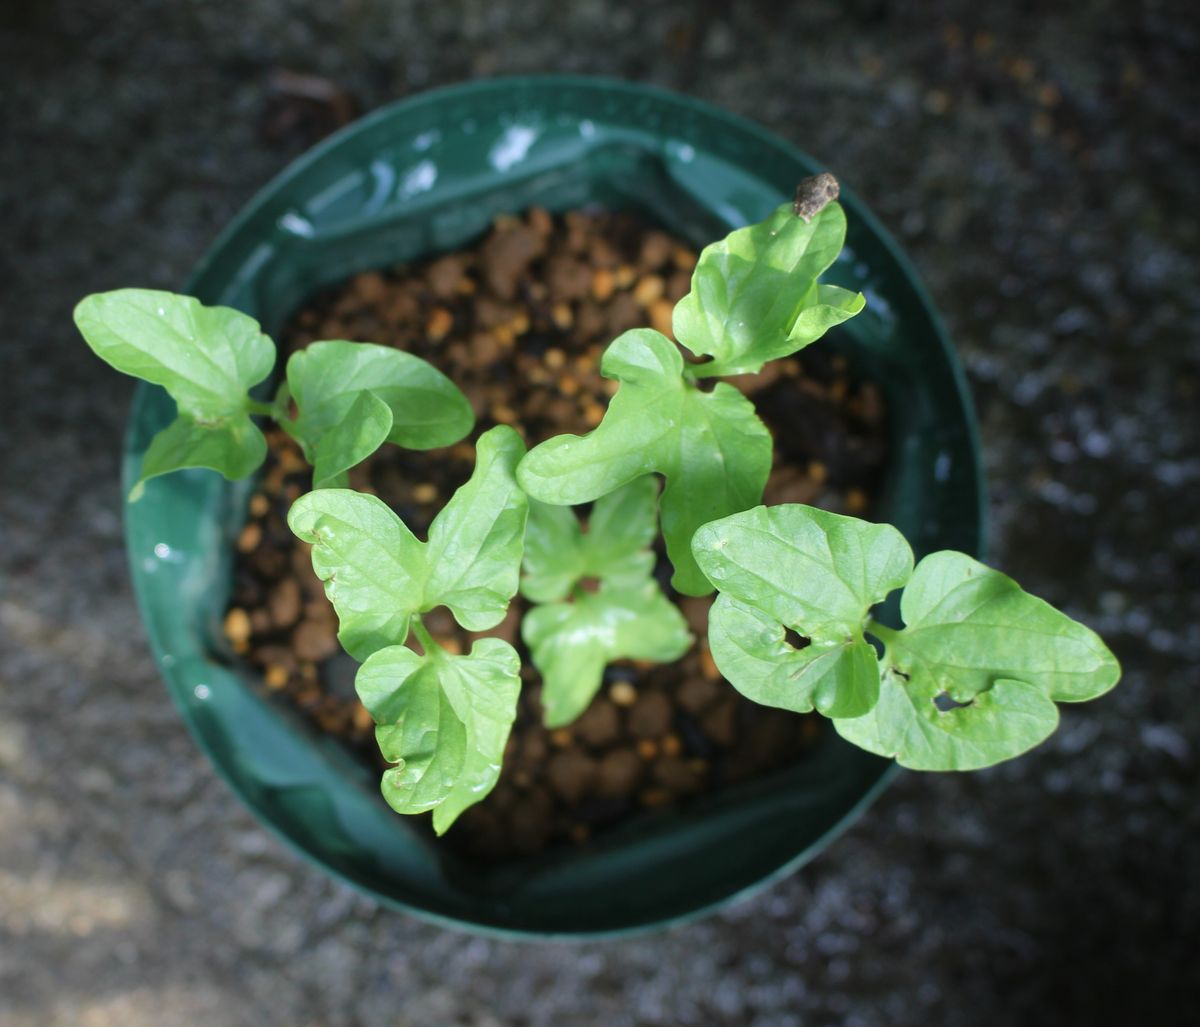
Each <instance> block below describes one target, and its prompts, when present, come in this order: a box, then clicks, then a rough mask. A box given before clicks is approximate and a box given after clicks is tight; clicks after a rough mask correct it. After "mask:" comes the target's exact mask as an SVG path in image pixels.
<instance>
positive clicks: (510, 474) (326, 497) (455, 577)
mask: <svg viewBox="0 0 1200 1027" xmlns="http://www.w3.org/2000/svg"><path fill="white" fill-rule="evenodd" d="M523 452H524V445H523V444H522V442H521V438H520V436H519V435H517V433H516V432H515V431H514V430H513V429H512V428H509V427H508V426H507V425H499V426H497V427H495V428H492V429H491V430H490V431H487V432H485V433H484V434H483V435H482V436H481V437H480V439H479V444H478V447H477V450H476V463H475V471H474V473H473V474H472V475H471V479H470V480H469V481H468V482H467V483H466V484H465V485H463V487H462V488H460V489H459V490H458V491H457V492H456V493H455V494H454V496H453V497H451V499H450V502H449V503H447V504H446V506H445V508H444V509H443V510H442V511H441V512H440V513H439V514H438V516H437V517H436V518H434V521H433V524H432V525H431V526H430V529H429V542H428V543H423V542H421V541H419V540H418V539H417V538H416V536H415V535H413V533H412V532H411V531H409V529H408V528H407V527H406V526H405V524H404V522H403V521H401V520H400V518H399V517H397V516H396V514H395V513H393V512H392V511H391V510H390V509H389V508H388V507H387V506H386V505H385V504H384V503H383V501H382V500H380V499H377V498H376V497H375V496H369V495H365V494H362V493H358V492H352V491H349V490H347V489H320V490H318V491H316V492H310V493H308V494H307V495H305V496H301V497H300V498H299V499H298V500H296V502H295V503H293V504H292V508H291V511H290V512H289V513H288V524H289V526H290V527H291V529H292V531H293V532H294V533H295V534H296V535H297V536H299V538H301V539H302V540H303V541H305V542H310V543H312V545H313V551H312V560H313V569H314V570H315V571H316V573H317V575H318V577H320V578H321V579H322V580H323V581H324V582H325V593H326V595H328V596H329V599H330V601H331V602H332V603H333V605H334V608H335V609H336V610H337V614H338V622H339V630H338V638H339V639H340V640H341V643H342V645H343V647H344V648H345V649H346V651H347V652H348V653H350V655H351V656H353V657H355V659H358V660H364V659H366V658H367V657H368V656H370V655H371V653H373V652H376V651H377V650H379V649H382V648H385V647H386V646H390V645H401V644H403V642H404V640H405V639H406V638H407V637H408V628H409V621H410V618H411V617H412V615H413V614H415V613H421V612H425V611H428V610H432V609H433V608H434V607H435V606H442V605H445V606H448V607H449V608H450V611H451V612H452V613H453V614H454V616H455V618H456V619H457V620H458V622H459V624H461V625H462V626H463V627H464V628H466V629H467V630H468V631H482V630H485V629H486V628H489V627H493V626H495V625H496V624H498V623H499V622H500V621H501V620H502V619H503V617H504V614H505V611H506V610H507V608H508V602H509V600H511V599H512V597H513V596H514V595H515V594H516V591H517V582H518V576H519V574H520V567H521V550H522V541H523V538H524V533H525V516H526V500H525V496H524V495H523V494H522V493H521V491H520V489H518V488H517V485H516V478H515V477H514V471H515V468H516V465H517V461H518V460H519V459H520V457H521V454H522V453H523Z"/></svg>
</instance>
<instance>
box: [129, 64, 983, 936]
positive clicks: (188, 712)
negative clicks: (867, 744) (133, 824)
mask: <svg viewBox="0 0 1200 1027" xmlns="http://www.w3.org/2000/svg"><path fill="white" fill-rule="evenodd" d="M817 170H819V167H818V165H817V164H816V163H815V162H814V161H813V160H811V159H810V158H809V157H807V156H805V155H804V154H803V153H801V152H800V151H798V150H796V149H795V148H794V147H792V146H790V145H789V144H788V143H785V142H783V141H782V140H780V139H777V138H775V137H774V136H772V135H770V134H768V133H767V132H765V131H763V130H762V129H761V128H758V127H756V126H754V125H752V124H750V123H748V122H746V121H743V120H741V119H739V118H736V117H733V116H731V115H729V114H726V113H724V112H722V111H719V110H716V109H713V108H711V107H708V106H705V105H703V104H699V103H696V102H695V101H693V100H690V99H687V98H684V97H680V96H674V95H671V94H669V93H664V92H660V91H657V90H652V89H647V88H645V87H641V86H634V85H629V84H625V83H618V82H610V81H604V80H596V79H588V78H566V77H544V78H522V79H506V80H497V81H487V82H477V83H471V84H468V85H461V86H455V87H453V88H449V89H442V90H438V91H435V92H431V93H427V94H425V95H422V96H418V97H416V98H414V99H411V100H406V101H404V102H401V103H397V104H394V105H392V106H390V107H386V108H383V109H382V110H379V111H376V112H375V113H373V114H371V115H370V116H368V117H366V118H363V119H362V120H361V121H359V122H357V123H355V124H354V125H351V126H350V127H349V128H347V129H345V130H344V131H342V132H341V133H339V134H338V135H336V136H334V137H333V138H331V139H330V140H328V141H327V142H325V143H324V144H322V145H321V146H318V147H317V148H316V149H314V150H312V151H311V152H309V153H308V154H306V155H305V156H303V157H301V158H300V159H299V160H298V161H296V162H295V163H294V164H293V165H292V166H291V167H289V168H288V169H287V170H286V171H285V172H284V173H283V174H281V175H280V176H279V177H278V178H276V179H275V180H274V181H273V182H272V183H271V184H270V185H268V186H267V187H266V188H265V189H264V190H263V191H262V192H261V193H259V195H258V196H257V197H255V199H254V200H253V201H252V202H251V203H250V204H249V205H248V206H247V207H246V208H245V209H244V210H243V211H242V212H241V213H240V214H239V215H238V217H236V218H235V219H234V221H233V223H232V224H231V225H230V226H229V227H228V228H227V229H226V230H225V232H224V233H223V234H222V235H221V236H220V238H219V239H218V240H217V242H216V244H215V245H214V246H213V247H212V249H211V250H210V251H209V252H208V254H207V255H206V256H205V257H204V259H203V260H202V261H201V262H200V264H199V266H198V267H197V268H196V270H195V273H194V274H193V275H192V277H191V279H190V280H189V281H188V283H187V285H186V287H185V290H186V291H187V292H189V293H191V294H193V295H195V296H197V297H199V298H200V299H201V300H203V301H204V302H206V303H220V304H226V305H228V306H232V307H237V308H238V309H240V310H243V311H245V312H246V313H248V314H251V315H253V316H254V317H256V318H258V320H259V321H260V322H262V324H263V326H264V328H265V330H266V331H267V332H268V333H272V334H276V333H278V331H279V330H280V329H281V328H282V326H283V325H284V323H285V321H286V320H287V318H288V316H289V315H290V314H291V313H292V312H293V311H294V310H295V309H296V308H297V307H298V306H299V305H301V304H302V303H303V302H304V300H305V299H306V297H308V296H309V295H310V294H311V293H312V292H313V291H314V290H316V289H319V288H321V287H322V286H326V285H328V284H330V283H333V282H337V281H338V280H340V279H343V278H345V277H346V276H348V275H350V274H353V273H356V272H359V271H363V270H366V269H369V268H376V267H381V266H384V265H388V264H391V263H394V262H396V261H402V260H411V259H413V258H417V257H421V256H424V255H427V254H432V253H436V252H438V251H444V250H449V249H453V248H455V247H458V246H461V245H462V244H464V243H466V242H468V241H469V240H471V239H473V238H474V237H476V236H478V235H479V234H480V233H482V232H483V231H484V230H485V229H486V228H487V227H488V225H489V223H490V222H491V220H492V218H493V216H494V215H496V214H499V213H511V212H516V211H521V210H523V209H525V208H527V207H529V206H531V205H533V204H539V205H542V206H545V207H548V208H550V209H553V210H566V209H570V208H573V207H578V206H581V205H584V204H597V203H598V204H602V205H604V206H607V207H616V208H632V209H635V210H637V211H639V212H642V213H643V214H645V215H647V216H648V217H649V218H651V219H653V220H655V221H658V222H659V223H661V224H662V225H664V226H665V227H667V228H668V229H670V230H672V231H674V232H676V233H678V234H679V235H681V236H683V237H685V238H687V239H689V240H691V241H692V242H693V243H694V244H696V245H697V246H700V245H703V244H704V243H705V242H707V241H710V240H712V239H714V238H717V237H719V236H722V235H723V234H725V233H726V232H727V231H728V230H729V229H730V228H732V227H735V226H738V225H741V224H744V223H747V222H751V221H756V220H759V219H761V218H762V217H763V216H765V215H766V213H767V212H768V211H769V210H771V209H772V208H773V207H775V206H776V205H777V204H779V203H780V202H782V201H783V200H784V199H786V198H787V197H788V196H790V194H791V190H792V188H793V187H794V185H795V183H796V182H797V181H798V180H799V179H800V178H802V177H804V176H805V175H809V174H812V173H813V172H815V171H817ZM837 170H838V172H839V173H840V174H842V175H844V176H845V177H846V178H849V179H853V177H854V169H853V168H839V169H837ZM842 203H843V204H844V206H845V208H846V213H847V217H848V221H849V234H848V239H847V246H846V251H845V253H844V254H843V255H842V257H841V259H840V260H839V261H838V263H837V264H836V265H835V266H834V268H833V269H832V272H831V274H830V275H829V278H830V279H831V280H833V281H836V282H838V283H839V284H842V285H846V286H849V287H852V288H857V289H861V290H862V291H863V292H864V293H865V294H866V296H867V300H868V306H867V310H866V312H865V313H864V314H862V315H860V316H859V317H857V318H855V319H854V320H853V321H851V322H849V324H848V325H846V326H844V327H842V328H840V329H838V330H837V331H835V332H834V333H833V336H834V337H833V338H831V339H829V340H827V341H824V342H822V343H820V345H822V346H836V347H838V348H839V349H840V350H841V351H842V352H844V353H845V354H846V355H847V356H848V357H849V358H850V359H851V360H852V361H853V362H854V364H855V365H856V366H857V368H858V369H859V371H860V372H861V373H863V374H866V375H868V376H870V377H872V378H873V379H874V380H876V381H877V382H878V383H880V385H881V386H882V387H883V388H884V390H885V392H886V394H887V395H888V397H889V399H890V404H889V409H890V411H891V413H890V418H891V425H890V429H891V440H892V460H891V465H890V470H889V474H888V479H887V483H886V487H885V492H884V495H883V501H882V508H881V511H880V513H881V516H882V517H883V518H886V519H888V520H890V521H891V522H892V523H894V524H895V525H896V526H897V527H899V528H900V529H901V530H902V531H903V532H904V534H905V535H906V536H907V537H908V539H909V541H910V542H911V543H912V544H913V547H914V548H915V549H916V551H917V553H918V555H920V554H921V553H922V552H926V551H928V550H931V549H938V548H955V549H961V550H964V551H966V552H970V553H975V554H979V555H981V554H980V550H981V548H982V538H983V519H982V512H981V511H982V500H983V487H982V482H981V478H980V472H979V452H978V445H977V441H976V435H975V428H974V422H973V418H972V414H971V407H970V402H969V399H968V396H967V392H966V389H965V387H964V383H963V378H962V373H961V371H960V368H959V365H958V363H957V362H956V360H955V358H954V354H953V352H952V350H951V348H950V345H949V342H948V340H947V338H946V334H945V332H944V331H943V329H942V326H941V324H940V322H939V320H938V317H937V314H936V313H935V311H934V308H933V305H932V304H931V302H930V301H929V298H928V296H927V295H926V294H925V292H924V290H923V289H922V287H921V285H920V283H919V282H918V281H917V277H916V275H915V274H914V272H913V270H912V268H911V267H910V265H909V264H908V262H907V261H906V260H905V258H904V257H903V256H902V254H901V253H900V251H899V249H898V248H897V246H896V244H895V243H894V242H893V241H892V240H891V238H890V237H889V236H888V235H887V233H886V232H885V231H884V230H883V229H882V228H881V227H880V225H879V223H878V222H877V221H876V220H875V219H874V217H872V216H871V214H870V213H869V212H868V211H867V209H866V208H865V207H864V206H863V204H862V203H861V202H860V201H859V200H858V199H857V198H856V197H855V196H854V195H853V193H852V192H850V191H849V190H843V193H842ZM173 412H174V411H173V404H172V402H171V401H170V399H169V398H168V397H167V396H166V394H165V393H164V392H163V391H162V390H160V389H157V388H151V387H148V386H144V385H143V386H142V387H140V388H139V390H138V392H137V396H136V399H135V401H134V407H133V412H132V415H131V420H130V425H129V431H128V435H127V439H126V444H125V455H124V466H123V474H124V482H125V486H126V488H128V487H129V486H131V485H132V483H133V482H134V481H135V480H136V477H137V472H138V467H139V465H140V462H141V457H142V454H143V452H144V451H145V449H146V446H147V444H148V443H149V440H150V438H151V436H152V435H153V434H154V433H155V432H156V431H158V430H159V429H161V428H163V427H164V426H165V425H166V424H167V423H168V421H169V420H170V419H171V417H172V416H173ZM250 488H251V484H250V483H239V484H230V483H227V482H225V481H224V480H222V479H221V478H220V477H218V476H217V475H216V474H213V473H211V472H207V471H190V472H182V473H177V474H172V475H169V476H167V477H165V478H158V479H155V480H153V481H151V482H150V483H149V484H148V485H147V487H146V492H145V496H144V497H143V499H142V500H141V501H140V502H139V503H136V504H133V505H130V506H127V508H126V518H125V527H126V538H127V541H128V546H129V556H130V562H131V566H132V571H133V581H134V586H135V589H136V592H137V597H138V602H139V604H140V607H141V611H142V616H143V618H144V619H145V622H146V627H147V630H148V633H149V636H150V643H151V645H152V647H153V650H154V654H155V656H156V658H157V660H158V663H159V666H160V667H161V668H162V673H163V677H164V678H165V680H166V683H167V688H168V690H169V691H170V693H171V697H172V698H173V699H174V701H175V703H176V704H177V706H178V707H179V710H180V712H181V713H182V715H183V718H184V720H185V721H186V723H187V725H188V727H189V728H190V729H191V731H192V733H193V735H194V736H195V738H196V741H197V742H198V743H199V745H200V746H201V748H202V749H203V750H204V751H205V752H206V753H207V754H208V755H209V757H210V758H211V759H212V761H213V763H214V764H215V766H216V767H217V769H218V771H219V772H220V773H221V774H222V776H223V777H224V778H225V779H226V780H227V781H228V782H229V785H230V786H231V787H232V788H233V790H234V791H235V792H236V793H237V794H238V795H239V796H240V797H241V798H242V800H243V801H244V802H245V803H246V804H247V805H248V806H249V807H250V808H251V809H252V810H253V811H254V813H255V814H256V815H257V816H258V817H259V818H260V819H261V820H262V821H263V823H265V824H267V825H269V826H270V827H272V828H273V829H274V830H275V831H276V832H278V834H280V835H281V836H282V837H284V838H286V839H287V840H288V841H289V842H290V843H292V844H293V845H294V846H295V847H296V848H297V849H299V850H300V851H301V852H302V853H304V854H305V855H306V856H307V857H309V858H310V859H312V860H313V861H315V862H316V863H318V864H319V865H321V866H322V867H324V868H325V869H326V870H328V871H329V872H330V873H332V874H335V875H336V876H338V877H340V878H342V879H343V880H345V881H347V882H349V883H351V884H353V885H354V886H356V887H357V888H359V889H361V890H363V891H365V892H367V893H369V894H370V895H372V896H374V897H375V898H377V899H379V900H381V901H383V902H385V903H387V904H389V905H393V906H397V907H399V908H402V909H405V910H407V911H410V912H412V913H415V914H418V915H420V916H424V917H427V918H429V919H432V920H436V921H438V922H442V923H447V924H454V925H457V926H462V927H467V928H470V929H473V930H480V931H489V932H499V933H505V934H519V935H535V936H563V935H573V936H585V935H599V934H612V933H618V932H623V931H629V930H635V929H644V928H651V927H661V926H664V925H667V924H670V923H674V922H677V921H679V920H682V919H685V918H689V917H694V916H697V915H699V914H701V913H703V912H705V911H708V910H712V909H714V908H716V907H718V906H720V905H722V904H724V903H726V902H729V901H730V900H732V899H734V898H736V897H739V896H744V895H746V894H747V893H748V892H750V891H753V890H755V889H757V888H760V887H762V886H764V885H765V884H767V883H768V882H770V881H771V880H773V879H775V878H777V877H780V876H781V875H784V874H787V873H789V872H791V871H792V870H794V869H796V868H797V867H798V866H800V865H801V864H802V863H804V862H805V861H807V860H809V859H811V858H812V857H813V856H814V855H816V853H818V852H819V851H820V850H821V849H822V848H823V847H824V846H826V845H827V844H829V842H830V841H831V839H833V838H834V837H835V836H836V835H837V834H838V833H839V831H841V830H842V829H843V828H845V827H846V825H847V824H849V823H850V822H851V821H852V820H853V819H854V818H855V817H857V816H858V815H859V814H860V813H861V812H862V810H863V809H864V808H865V806H866V805H867V804H868V803H869V802H870V801H871V799H873V798H874V797H875V796H876V795H877V794H878V793H879V792H880V790H881V789H882V788H883V787H884V785H885V784H886V782H887V781H888V780H889V778H890V777H891V775H892V769H893V767H892V764H891V763H890V762H888V761H886V760H882V759H879V758H877V757H875V756H871V755H869V754H867V753H864V752H861V751H860V750H858V749H856V748H854V747H852V746H850V745H848V744H846V743H844V742H842V741H841V740H840V739H839V738H837V737H836V736H835V735H834V734H833V732H829V733H828V737H827V738H826V740H825V741H824V742H823V743H822V744H821V745H819V746H818V747H817V749H816V750H815V752H814V754H813V755H812V758H811V759H809V760H807V761H806V762H805V763H804V764H803V765H800V766H797V767H795V768H794V769H792V770H789V771H787V772H784V773H780V774H777V775H776V776H774V777H771V778H769V779H764V780H760V781H757V782H754V783H752V784H748V785H745V786H741V787H736V788H730V789H728V790H727V791H725V792H722V793H720V794H715V795H712V796H709V797H707V798H703V799H699V800H697V801H695V802H694V803H693V804H691V805H690V806H688V807H687V808H686V809H685V810H684V811H682V812H677V813H661V814H654V815H646V816H645V817H644V818H643V819H641V820H638V821H635V822H632V823H630V824H629V825H627V826H626V827H624V828H622V829H618V830H615V831H614V832H612V833H611V834H607V835H605V836H603V837H601V838H597V839H596V840H595V841H594V842H592V843H591V844H588V845H584V846H581V847H580V848H578V849H575V850H572V851H570V852H565V853H561V854H555V855H551V856H545V857H540V858H538V859H535V860H530V861H529V862H527V863H524V864H520V865H515V866H508V867H506V868H504V869H500V870H493V871H481V870H479V869H478V868H476V867H472V866H469V865H466V864H464V863H461V862H459V861H457V860H455V859H454V858H452V857H451V856H450V855H448V854H447V853H446V852H445V851H444V849H443V848H442V847H439V846H438V845H437V844H436V843H435V842H433V841H431V840H430V839H429V838H428V837H426V835H425V834H424V833H423V832H420V831H418V830H416V829H414V824H413V822H412V821H411V820H410V819H408V818H403V817H399V816H397V815H396V814H394V813H392V812H391V811H390V810H389V809H388V808H387V807H386V806H385V805H384V803H383V801H382V799H381V798H380V796H379V785H378V780H377V776H376V774H375V773H374V772H372V771H369V770H367V769H365V768H364V767H362V766H361V765H360V764H358V763H357V762H356V761H354V760H353V759H352V758H351V757H350V756H348V755H347V754H346V753H345V752H344V751H343V750H342V749H341V748H340V747H339V746H338V745H337V744H336V743H335V742H333V741H332V740H331V739H329V738H326V737H322V736H320V735H318V734H317V733H315V732H314V731H313V729H311V728H310V727H308V726H307V725H306V724H304V723H303V722H301V721H300V720H299V719H298V718H297V717H296V716H295V715H294V714H293V713H292V712H291V711H290V710H288V709H285V708H284V707H282V706H281V705H280V704H278V703H277V702H276V701H273V700H271V699H269V698H268V697H267V696H266V695H265V693H264V690H263V688H262V686H261V684H260V683H259V682H257V681H255V680H252V679H250V678H248V677H246V676H244V675H243V674H242V673H241V672H240V671H239V669H238V668H237V666H236V662H235V661H234V660H233V659H232V658H231V657H230V655H229V653H228V651H227V650H226V648H225V646H224V643H223V641H222V639H221V631H220V624H221V619H222V614H223V611H224V608H225V606H226V603H227V601H228V597H229V595H230V581H231V571H232V565H233V540H234V539H235V538H236V536H237V534H238V531H239V529H240V528H241V525H242V523H243V521H244V518H245V515H246V514H245V511H246V502H247V498H248V495H249V491H250Z"/></svg>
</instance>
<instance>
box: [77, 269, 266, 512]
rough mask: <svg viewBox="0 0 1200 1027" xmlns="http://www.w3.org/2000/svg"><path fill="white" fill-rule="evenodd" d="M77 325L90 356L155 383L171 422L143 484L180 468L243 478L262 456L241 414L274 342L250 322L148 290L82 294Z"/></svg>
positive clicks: (261, 443) (150, 455) (257, 436)
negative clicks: (170, 406)
mask: <svg viewBox="0 0 1200 1027" xmlns="http://www.w3.org/2000/svg"><path fill="white" fill-rule="evenodd" d="M75 324H76V325H77V326H78V328H79V331H80V332H81V333H82V335H83V337H84V339H85V340H86V342H87V344H88V345H89V346H90V347H91V348H92V350H93V352H95V354H96V355H97V356H98V357H100V359H101V360H104V361H105V362H106V363H108V364H109V365H111V366H112V367H114V368H116V369H117V370H118V371H121V372H123V373H125V374H128V375H132V376H133V377H135V378H140V379H142V380H143V381H147V382H150V383H151V384H154V385H161V386H162V387H163V388H164V389H166V391H167V393H168V395H170V397H171V398H172V399H173V400H175V404H176V406H177V407H178V411H179V417H178V418H177V419H176V420H175V421H173V422H172V423H171V424H170V425H169V426H168V427H167V428H165V429H163V431H162V432H160V433H159V434H158V435H157V436H155V438H154V439H153V440H151V444H150V447H149V449H148V450H147V452H146V456H145V458H144V461H143V466H142V475H141V478H140V479H139V481H138V483H137V485H136V486H135V487H134V490H133V492H132V493H131V495H130V499H131V500H134V499H137V498H138V496H140V495H141V491H142V485H143V483H144V482H145V481H146V480H147V479H149V478H153V477H155V476H157V475H160V474H166V473H167V472H169V471H174V470H178V469H180V468H184V467H207V468H210V469H212V470H214V471H217V472H219V473H220V474H223V475H224V476H225V477H226V478H230V479H233V478H241V477H245V476H246V475H247V474H249V473H250V472H251V471H253V470H254V469H255V468H256V467H257V466H258V465H259V464H260V463H262V460H263V458H264V457H265V456H266V442H265V440H264V439H263V437H262V433H261V432H259V430H258V429H257V428H256V427H255V426H254V424H253V423H252V422H251V421H250V418H249V416H248V414H249V411H250V409H251V399H250V395H249V390H250V389H251V388H252V387H253V386H254V385H257V384H258V383H259V382H261V381H262V380H263V379H264V378H266V377H267V375H269V374H270V373H271V369H272V367H274V365H275V345H274V343H272V342H271V340H270V339H269V338H267V336H265V335H264V334H263V333H262V331H261V330H260V328H259V325H258V322H257V321H255V320H254V319H253V318H252V317H247V316H246V315H245V314H243V313H241V312H240V311H237V310H233V309H231V308H229V307H207V306H205V305H204V304H202V303H201V302H200V301H199V300H197V299H195V298H193V297H191V296H179V295H176V294H175V293H170V292H160V291H158V290H154V289H118V290H116V291H115V292H105V293H96V294H94V295H91V296H88V297H86V298H85V299H84V300H82V301H81V302H80V303H79V305H78V306H76V308H75Z"/></svg>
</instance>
